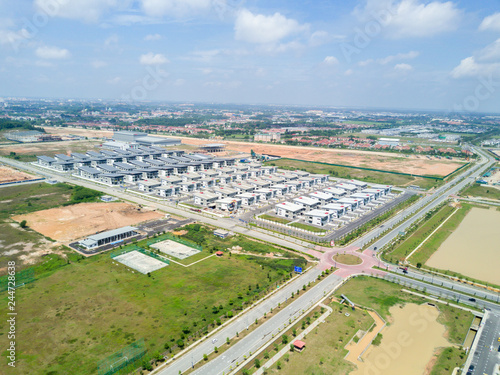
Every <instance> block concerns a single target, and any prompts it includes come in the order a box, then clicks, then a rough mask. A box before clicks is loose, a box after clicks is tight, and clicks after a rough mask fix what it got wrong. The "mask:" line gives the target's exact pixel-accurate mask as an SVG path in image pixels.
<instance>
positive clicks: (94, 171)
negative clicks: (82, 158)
mask: <svg viewBox="0 0 500 375" xmlns="http://www.w3.org/2000/svg"><path fill="white" fill-rule="evenodd" d="M78 169H79V170H81V171H84V172H87V173H92V174H101V173H102V172H101V171H100V170H98V169H95V168H92V167H87V166H83V167H78Z"/></svg>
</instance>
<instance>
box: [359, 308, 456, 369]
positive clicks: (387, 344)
mask: <svg viewBox="0 0 500 375" xmlns="http://www.w3.org/2000/svg"><path fill="white" fill-rule="evenodd" d="M390 313H391V316H392V318H393V320H394V321H393V322H392V324H391V325H389V326H387V327H386V328H384V329H383V330H382V335H383V337H382V342H381V344H380V346H377V347H375V346H373V345H372V346H371V347H370V348H369V349H368V350H367V352H366V353H365V354H364V355H363V360H364V362H358V363H357V366H358V369H357V370H356V371H353V372H351V375H363V374H377V375H382V374H383V375H400V374H405V375H422V374H424V373H425V371H426V368H427V367H428V366H427V365H428V363H429V361H431V360H432V358H433V355H434V352H435V351H436V349H437V348H440V347H445V346H446V347H448V346H450V343H449V342H448V341H447V340H446V339H445V338H444V333H445V327H444V326H443V325H441V324H440V323H438V322H437V321H436V319H437V318H438V315H439V311H438V309H437V308H436V307H432V306H429V305H416V304H408V305H405V306H404V307H402V308H401V307H400V306H393V307H391V309H390Z"/></svg>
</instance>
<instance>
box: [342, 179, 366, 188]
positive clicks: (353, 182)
mask: <svg viewBox="0 0 500 375" xmlns="http://www.w3.org/2000/svg"><path fill="white" fill-rule="evenodd" d="M347 183H348V184H351V185H355V186H357V187H358V188H360V189H366V188H367V186H368V184H367V183H366V182H363V181H358V180H349V181H347Z"/></svg>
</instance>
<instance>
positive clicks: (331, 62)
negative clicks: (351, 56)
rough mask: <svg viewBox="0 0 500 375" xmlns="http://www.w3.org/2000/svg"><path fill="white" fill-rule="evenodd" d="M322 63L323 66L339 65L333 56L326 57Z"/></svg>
mask: <svg viewBox="0 0 500 375" xmlns="http://www.w3.org/2000/svg"><path fill="white" fill-rule="evenodd" d="M323 63H324V64H325V65H336V64H338V63H339V60H338V59H337V58H336V57H335V56H326V57H325V59H324V60H323Z"/></svg>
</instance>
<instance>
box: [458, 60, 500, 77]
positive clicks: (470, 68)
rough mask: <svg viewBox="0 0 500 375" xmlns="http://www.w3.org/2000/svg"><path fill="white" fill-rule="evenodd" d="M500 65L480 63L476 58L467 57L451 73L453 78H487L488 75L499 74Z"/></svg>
mask: <svg viewBox="0 0 500 375" xmlns="http://www.w3.org/2000/svg"><path fill="white" fill-rule="evenodd" d="M499 71H500V63H499V62H496V63H478V62H477V61H476V59H475V58H474V56H470V57H467V58H465V59H463V60H462V61H460V64H459V65H458V66H456V67H455V68H454V69H453V70H452V71H451V73H450V74H451V76H452V77H453V78H470V77H479V76H486V75H488V74H498V72H499Z"/></svg>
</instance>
